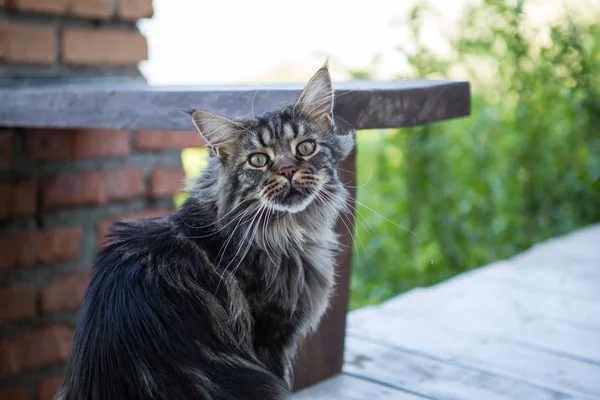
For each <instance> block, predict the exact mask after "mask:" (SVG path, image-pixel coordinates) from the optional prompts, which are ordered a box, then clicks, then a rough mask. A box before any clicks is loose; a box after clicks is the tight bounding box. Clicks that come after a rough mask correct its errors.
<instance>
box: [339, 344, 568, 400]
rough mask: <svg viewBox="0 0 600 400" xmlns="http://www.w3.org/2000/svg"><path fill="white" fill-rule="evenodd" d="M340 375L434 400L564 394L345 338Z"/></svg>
mask: <svg viewBox="0 0 600 400" xmlns="http://www.w3.org/2000/svg"><path fill="white" fill-rule="evenodd" d="M346 343H347V345H346V348H347V350H346V360H345V363H344V373H346V374H352V375H353V376H360V377H362V378H368V379H371V380H373V381H376V382H381V383H384V384H387V385H389V386H393V387H399V388H403V389H405V390H410V391H412V392H414V393H418V394H420V395H423V396H428V397H431V398H434V399H442V398H452V399H464V400H481V399H485V400H513V399H527V400H555V399H557V398H561V399H574V398H575V397H574V396H569V395H567V394H565V393H561V392H557V391H554V390H551V389H545V388H540V387H537V386H535V385H533V384H530V383H526V382H518V381H515V380H513V379H510V378H506V377H503V376H497V375H494V374H490V373H487V372H482V371H479V370H476V369H471V368H466V367H462V366H459V365H455V364H453V363H452V362H449V361H440V360H438V359H436V358H435V357H432V356H429V355H423V354H415V353H413V352H411V351H407V350H405V349H402V348H398V347H396V348H394V347H390V346H388V345H385V344H380V343H377V342H372V341H369V340H364V339H356V338H352V337H350V338H348V339H347V342H346Z"/></svg>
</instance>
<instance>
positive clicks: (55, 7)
mask: <svg viewBox="0 0 600 400" xmlns="http://www.w3.org/2000/svg"><path fill="white" fill-rule="evenodd" d="M10 5H11V7H12V8H16V9H18V10H22V11H33V12H42V13H51V14H70V15H77V16H82V17H93V18H108V17H110V16H111V15H112V7H113V0H70V1H69V0H52V1H48V0H10Z"/></svg>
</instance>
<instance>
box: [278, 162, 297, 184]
mask: <svg viewBox="0 0 600 400" xmlns="http://www.w3.org/2000/svg"><path fill="white" fill-rule="evenodd" d="M296 171H297V169H296V167H295V166H293V165H284V166H282V167H279V169H278V170H277V173H278V174H279V175H282V176H285V177H286V178H287V179H288V180H289V181H290V182H291V181H292V177H293V176H294V174H295V173H296Z"/></svg>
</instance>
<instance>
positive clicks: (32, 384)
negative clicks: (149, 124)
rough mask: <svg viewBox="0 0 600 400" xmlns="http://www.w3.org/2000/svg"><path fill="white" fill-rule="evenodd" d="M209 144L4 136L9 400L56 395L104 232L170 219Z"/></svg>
mask: <svg viewBox="0 0 600 400" xmlns="http://www.w3.org/2000/svg"><path fill="white" fill-rule="evenodd" d="M23 4H29V3H27V2H23ZM203 145H204V143H203V142H202V140H201V139H200V137H199V136H198V135H197V134H196V133H195V132H165V131H137V132H131V131H127V130H122V131H113V130H98V129H94V130H53V129H7V128H5V129H3V130H0V400H20V399H27V400H34V399H39V400H49V399H51V398H52V395H53V394H54V392H55V391H56V388H57V387H58V385H59V384H60V382H61V376H62V371H63V367H64V362H65V360H66V359H67V358H68V356H69V354H70V352H71V340H72V336H73V328H74V324H75V321H76V314H77V309H78V308H79V306H80V304H81V301H82V298H83V295H84V292H85V288H86V286H87V284H88V281H89V278H90V275H89V271H90V268H91V266H92V265H93V263H94V257H95V254H96V251H97V249H98V247H99V246H101V243H102V237H103V235H104V233H105V232H106V230H107V229H108V227H109V226H110V224H112V223H113V222H114V221H116V220H118V219H121V218H140V217H144V216H157V215H163V214H165V213H168V212H170V211H171V210H172V209H173V202H172V198H173V194H174V192H176V191H177V190H179V189H181V188H182V180H183V178H184V173H183V170H182V165H181V156H180V152H181V149H183V148H186V147H199V146H203Z"/></svg>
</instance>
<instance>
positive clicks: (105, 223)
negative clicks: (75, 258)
mask: <svg viewBox="0 0 600 400" xmlns="http://www.w3.org/2000/svg"><path fill="white" fill-rule="evenodd" d="M174 211H175V210H171V209H167V210H144V211H140V212H136V213H132V214H127V215H120V216H118V217H110V218H105V219H103V220H102V221H100V223H99V224H98V247H101V246H102V244H103V242H104V237H105V236H106V234H107V233H108V230H109V228H110V227H111V226H112V225H113V224H114V223H115V222H117V221H123V220H136V219H142V218H154V217H162V216H163V215H168V214H171V213H173V212H174Z"/></svg>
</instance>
